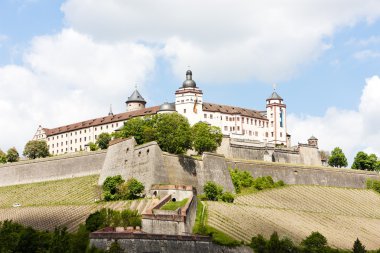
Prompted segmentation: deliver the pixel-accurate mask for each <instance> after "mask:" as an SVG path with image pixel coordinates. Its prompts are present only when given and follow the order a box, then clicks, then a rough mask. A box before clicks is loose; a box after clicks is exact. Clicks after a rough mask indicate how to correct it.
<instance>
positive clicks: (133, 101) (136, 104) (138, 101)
mask: <svg viewBox="0 0 380 253" xmlns="http://www.w3.org/2000/svg"><path fill="white" fill-rule="evenodd" d="M125 103H126V105H127V112H131V111H136V110H139V109H143V108H145V104H146V101H145V99H144V98H143V97H142V96H141V94H140V92H139V91H138V90H137V89H136V90H135V91H134V92H133V93H132V95H131V96H130V97H128V100H127V101H126V102H125Z"/></svg>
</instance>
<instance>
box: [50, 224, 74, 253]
mask: <svg viewBox="0 0 380 253" xmlns="http://www.w3.org/2000/svg"><path fill="white" fill-rule="evenodd" d="M69 242H70V236H69V233H68V232H67V229H66V228H65V227H56V228H55V229H54V233H53V237H52V239H51V246H50V251H49V252H51V253H66V252H68V251H69V249H70V244H69Z"/></svg>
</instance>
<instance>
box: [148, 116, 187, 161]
mask: <svg viewBox="0 0 380 253" xmlns="http://www.w3.org/2000/svg"><path fill="white" fill-rule="evenodd" d="M156 117H157V118H156V120H157V121H156V125H155V127H156V140H157V143H158V145H159V146H160V148H161V149H162V150H163V151H166V152H169V153H172V154H184V153H185V152H186V151H187V150H188V149H190V148H191V144H192V140H191V128H190V124H189V122H188V120H187V118H186V117H184V116H182V115H180V114H178V113H164V114H158V115H156Z"/></svg>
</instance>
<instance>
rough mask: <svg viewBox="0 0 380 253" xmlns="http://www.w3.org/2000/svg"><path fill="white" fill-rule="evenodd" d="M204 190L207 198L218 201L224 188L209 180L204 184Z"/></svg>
mask: <svg viewBox="0 0 380 253" xmlns="http://www.w3.org/2000/svg"><path fill="white" fill-rule="evenodd" d="M203 191H204V193H205V195H206V198H207V200H212V201H217V200H218V199H219V198H220V197H221V195H222V192H223V188H222V187H221V186H220V185H217V184H216V183H214V182H211V181H208V182H207V183H206V184H205V185H204V186H203Z"/></svg>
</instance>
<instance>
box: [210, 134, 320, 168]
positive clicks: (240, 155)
mask: <svg viewBox="0 0 380 253" xmlns="http://www.w3.org/2000/svg"><path fill="white" fill-rule="evenodd" d="M217 153H218V154H223V155H224V156H225V157H227V158H231V159H245V160H260V161H267V162H279V163H296V164H305V165H318V166H319V165H322V163H321V157H320V154H319V152H318V148H317V147H313V146H309V145H305V144H304V145H300V146H299V147H298V148H280V147H275V146H274V145H269V144H265V143H256V142H248V141H246V142H244V141H236V140H231V139H230V138H229V137H224V138H223V140H222V143H221V145H220V147H219V148H218V149H217Z"/></svg>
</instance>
